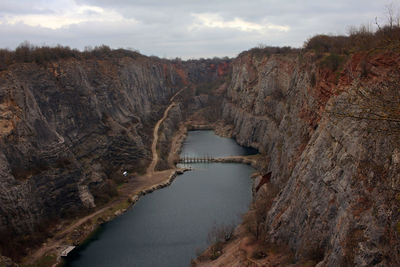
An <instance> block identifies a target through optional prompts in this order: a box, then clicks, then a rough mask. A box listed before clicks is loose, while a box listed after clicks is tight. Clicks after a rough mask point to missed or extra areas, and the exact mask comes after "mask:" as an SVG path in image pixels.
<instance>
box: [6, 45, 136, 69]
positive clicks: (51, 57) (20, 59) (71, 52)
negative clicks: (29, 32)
mask: <svg viewBox="0 0 400 267" xmlns="http://www.w3.org/2000/svg"><path fill="white" fill-rule="evenodd" d="M138 56H140V53H139V52H138V51H132V50H125V49H116V50H113V49H111V48H110V47H108V46H106V45H101V46H96V47H94V48H93V47H86V48H85V51H83V52H81V51H79V50H77V49H71V48H70V47H68V46H61V45H58V46H55V47H50V46H41V47H39V46H34V45H32V44H30V43H29V42H27V41H25V42H23V43H22V44H20V45H19V46H18V47H17V48H16V49H15V51H11V50H8V49H0V70H4V69H6V68H7V67H8V66H10V65H12V64H14V63H31V62H35V63H37V64H45V63H47V62H51V61H56V60H60V59H66V58H77V59H104V58H122V57H131V58H137V57H138Z"/></svg>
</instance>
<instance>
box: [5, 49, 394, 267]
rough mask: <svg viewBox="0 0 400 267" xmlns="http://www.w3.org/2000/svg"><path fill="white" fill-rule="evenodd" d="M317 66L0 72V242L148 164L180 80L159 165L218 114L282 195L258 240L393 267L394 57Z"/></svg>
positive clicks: (101, 196) (170, 65)
mask: <svg viewBox="0 0 400 267" xmlns="http://www.w3.org/2000/svg"><path fill="white" fill-rule="evenodd" d="M328 59H329V58H328ZM323 60H327V59H326V58H324V55H322V59H321V58H319V57H317V55H314V54H313V53H300V52H299V51H286V52H285V53H280V54H278V53H275V54H271V53H263V51H262V50H260V51H258V52H257V53H256V52H254V51H250V52H244V53H242V54H241V55H239V56H238V57H237V58H236V59H235V60H234V61H233V62H232V63H231V62H230V61H229V60H226V61H224V60H199V61H186V62H181V61H167V60H160V59H156V58H148V57H144V56H139V55H137V56H136V57H130V56H119V57H105V58H101V59H100V58H87V59H82V58H80V59H77V58H73V57H72V58H66V59H59V60H55V61H52V62H47V63H44V64H43V63H42V64H36V63H18V64H14V65H11V66H9V67H8V68H6V69H5V70H3V71H1V72H0V237H2V240H7V238H9V237H10V236H23V234H26V233H32V232H37V231H39V230H40V226H43V225H47V223H48V222H49V221H52V220H56V219H57V218H63V217H64V216H68V215H70V214H73V213H76V212H79V211H82V210H83V211H85V210H87V209H91V208H93V207H94V206H95V205H96V204H98V203H101V202H102V201H103V202H104V201H107V200H108V199H109V197H110V196H112V195H113V193H115V191H113V186H115V182H116V181H120V180H121V179H123V177H122V172H123V171H125V170H126V171H128V172H129V173H132V172H138V173H140V172H143V171H144V170H145V168H146V167H147V165H148V164H149V162H150V160H151V153H150V147H151V141H152V140H151V138H152V130H153V127H154V125H155V123H156V121H157V120H158V119H159V118H161V117H162V114H163V112H164V110H165V108H166V107H167V105H168V104H169V101H170V98H171V96H173V95H174V94H175V93H176V92H177V91H178V90H179V89H181V88H187V90H184V93H182V94H180V95H179V96H177V98H176V101H174V102H176V104H175V105H174V106H173V107H172V108H171V109H170V111H169V114H168V117H167V118H166V119H165V121H164V123H163V124H162V125H161V127H160V136H159V143H158V150H159V152H160V158H161V160H160V161H159V164H158V165H157V168H158V169H165V168H168V164H170V163H168V162H167V157H166V155H167V154H168V151H169V144H170V141H171V139H172V137H173V136H174V134H175V132H176V131H177V129H178V128H179V124H180V123H181V122H182V121H185V120H186V119H187V118H188V117H189V116H191V115H193V114H195V113H197V112H198V111H203V113H202V116H203V117H206V118H207V119H208V120H216V119H218V117H219V116H220V118H219V119H221V124H222V127H221V129H223V130H224V131H226V130H227V129H229V134H230V135H231V136H232V137H234V138H235V139H236V140H237V141H238V142H239V143H240V144H242V145H245V146H251V147H254V148H257V149H258V150H259V151H260V152H261V153H263V154H264V155H265V157H266V159H267V160H266V162H265V169H264V170H263V171H264V172H265V173H267V172H271V173H272V178H271V183H272V184H273V185H274V187H276V188H278V189H279V190H275V191H278V192H279V193H278V194H277V195H276V196H275V198H274V201H273V203H272V205H271V207H270V208H269V209H268V210H267V211H266V214H265V216H264V217H263V222H262V226H263V228H264V229H263V232H265V237H264V238H265V240H266V241H269V242H274V243H277V244H282V245H285V246H288V247H289V248H290V249H291V250H292V251H293V252H294V253H295V255H296V258H297V259H311V260H313V261H314V262H316V263H319V264H320V266H325V265H326V266H340V265H342V266H353V265H359V266H369V265H374V264H380V265H381V266H397V265H399V264H400V256H399V255H400V236H399V235H400V232H399V231H400V230H399V229H400V223H399V221H400V214H399V212H398V211H399V208H400V179H399V178H400V177H399V173H400V141H399V140H400V138H399V137H400V136H399V135H400V107H399V103H400V92H399V90H398V89H399V87H400V72H399V69H400V64H399V62H400V55H399V54H398V53H394V52H392V53H387V54H385V53H384V52H379V53H378V52H377V53H373V54H362V53H359V54H353V55H351V56H348V57H347V58H345V59H344V60H343V63H341V65H340V67H339V68H338V69H334V70H333V69H331V68H330V67H329V64H328V65H324V64H322V63H321V62H323ZM230 76H231V78H230V79H229V80H228V79H227V77H230ZM224 81H225V83H224ZM200 117H201V116H200ZM221 131H222V130H221ZM266 186H269V185H268V184H266V185H263V186H262V187H266ZM262 187H261V188H262ZM260 191H262V190H260ZM261 198H262V196H260V195H258V196H256V198H255V199H256V201H259V200H260V199H261ZM38 226H39V227H38ZM3 243H4V242H3ZM0 244H2V243H1V242H0Z"/></svg>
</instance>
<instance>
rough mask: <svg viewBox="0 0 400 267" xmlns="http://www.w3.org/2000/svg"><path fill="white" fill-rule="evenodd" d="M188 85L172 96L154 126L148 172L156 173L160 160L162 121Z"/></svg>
mask: <svg viewBox="0 0 400 267" xmlns="http://www.w3.org/2000/svg"><path fill="white" fill-rule="evenodd" d="M186 88H187V87H183V88H182V89H180V90H179V91H178V92H176V93H175V94H174V95H173V96H172V97H171V98H170V100H169V101H170V104H169V106H168V107H167V109H166V110H165V111H164V115H163V116H162V118H161V119H160V120H159V121H157V123H156V126H155V127H154V131H153V143H152V144H151V153H152V161H151V163H150V165H149V167H148V168H147V174H148V175H151V174H153V173H154V171H155V168H156V165H157V162H158V152H157V143H158V137H159V134H158V132H159V129H160V126H161V123H163V122H164V120H165V119H166V118H167V117H168V113H169V111H170V110H171V108H173V107H175V106H176V103H175V102H174V99H175V97H176V96H177V95H179V94H180V93H181V92H182V91H183V90H184V89H186Z"/></svg>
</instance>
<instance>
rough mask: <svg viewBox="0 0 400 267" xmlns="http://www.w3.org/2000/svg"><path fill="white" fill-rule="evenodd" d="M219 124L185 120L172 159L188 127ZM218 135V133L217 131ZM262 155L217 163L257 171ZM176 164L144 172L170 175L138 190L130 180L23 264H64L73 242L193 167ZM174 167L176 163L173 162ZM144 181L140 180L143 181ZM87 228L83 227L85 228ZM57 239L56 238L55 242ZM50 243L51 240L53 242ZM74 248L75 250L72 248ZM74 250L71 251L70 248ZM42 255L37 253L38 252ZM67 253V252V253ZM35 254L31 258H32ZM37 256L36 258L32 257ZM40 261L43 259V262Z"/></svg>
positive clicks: (79, 242)
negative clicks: (119, 192) (46, 260)
mask: <svg viewBox="0 0 400 267" xmlns="http://www.w3.org/2000/svg"><path fill="white" fill-rule="evenodd" d="M216 128H217V127H216V125H215V124H207V125H206V124H198V125H195V124H190V122H189V123H183V124H182V125H181V127H180V128H179V130H178V131H177V133H176V134H175V135H174V137H173V139H172V140H171V142H173V144H172V146H171V151H170V155H169V157H168V159H176V158H179V153H180V152H181V149H182V145H183V142H184V140H185V138H186V136H187V132H188V131H192V130H212V131H214V132H215V134H217V133H216ZM217 135H218V134H217ZM259 158H260V155H259V154H256V155H248V156H231V157H223V158H216V159H215V160H214V162H215V163H239V164H247V165H251V166H252V167H253V168H254V169H255V170H256V171H257V170H258V166H257V165H258V164H257V161H258V159H259ZM170 163H172V164H173V166H174V167H173V168H170V169H168V170H164V171H160V172H154V173H148V174H145V175H143V176H140V178H142V179H146V178H149V177H152V176H156V175H160V176H165V174H166V173H169V174H167V175H166V176H167V177H166V178H163V179H161V181H158V182H156V183H154V184H150V185H144V186H143V185H142V187H143V188H140V187H139V189H138V190H134V189H133V190H129V187H130V186H132V185H131V184H129V182H128V183H126V184H124V185H123V186H122V187H121V190H122V191H124V190H129V191H130V192H131V193H125V194H124V193H122V195H121V196H120V198H119V199H116V200H114V201H110V202H109V203H108V204H106V205H105V206H103V207H101V208H100V209H99V210H97V211H94V212H93V213H91V214H87V215H86V216H84V217H82V218H79V219H78V222H76V223H74V222H73V223H72V225H70V226H69V227H68V229H69V230H68V231H63V232H59V231H57V232H56V233H55V234H54V236H53V237H52V238H51V239H50V241H48V242H46V243H44V245H43V246H42V247H40V248H38V249H37V250H35V253H33V254H31V255H29V256H27V257H26V258H25V259H24V260H23V261H22V263H21V264H20V265H21V266H30V265H32V264H33V266H35V265H34V264H37V263H39V262H40V260H41V259H42V258H45V257H53V258H54V263H53V264H52V265H51V266H53V267H56V266H62V264H63V258H64V256H67V254H68V253H67V254H65V253H64V252H65V250H66V249H69V248H70V247H71V246H73V247H74V249H76V248H77V247H79V246H80V245H82V244H84V243H85V242H86V241H87V240H89V238H90V236H91V235H92V234H93V233H94V232H95V231H96V230H97V229H98V227H99V226H100V225H102V224H104V223H106V222H109V221H111V220H113V219H115V218H116V217H118V216H120V215H122V214H124V213H125V212H127V211H128V210H129V209H130V208H133V207H134V206H135V204H136V203H137V202H138V201H139V200H140V198H141V197H143V196H145V195H147V194H150V193H152V192H154V191H156V190H158V189H161V188H165V187H167V186H169V185H171V184H172V183H173V182H174V180H175V179H176V178H177V176H178V175H181V174H183V173H184V172H186V171H190V170H191V169H189V168H178V167H176V164H177V163H176V162H175V161H173V162H170ZM171 167H172V166H171ZM139 183H140V182H139ZM82 228H83V229H82ZM74 232H79V237H78V238H77V239H78V240H74V241H73V242H72V244H71V239H70V237H69V236H70V235H72V234H73V233H74ZM52 241H53V242H52ZM49 243H50V244H49ZM71 251H72V250H71ZM69 252H70V251H69ZM38 253H39V255H35V254H38ZM63 253H64V254H63ZM30 258H31V259H30ZM32 258H33V259H32ZM39 264H40V263H39Z"/></svg>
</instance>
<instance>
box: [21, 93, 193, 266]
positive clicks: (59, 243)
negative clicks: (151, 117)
mask: <svg viewBox="0 0 400 267" xmlns="http://www.w3.org/2000/svg"><path fill="white" fill-rule="evenodd" d="M184 89H186V87H184V88H182V89H180V90H179V91H178V92H176V93H175V94H174V95H173V96H172V97H171V98H170V105H169V106H168V107H167V109H166V110H165V111H164V114H163V116H162V118H161V119H160V120H159V121H158V122H157V123H156V125H155V127H154V131H153V143H152V146H151V152H152V162H151V164H150V166H149V167H148V169H147V172H146V174H145V175H143V176H140V177H136V178H135V179H133V180H132V181H130V182H128V183H127V184H124V186H123V187H121V188H120V189H119V197H118V198H116V199H114V200H113V201H111V202H110V203H108V204H106V205H105V206H104V207H102V208H101V209H99V210H97V211H95V212H93V213H91V214H89V215H87V216H85V217H82V218H80V219H79V220H77V221H74V222H72V223H71V224H70V225H68V226H66V228H65V229H64V230H62V231H61V232H58V233H56V234H55V235H54V236H53V237H52V238H51V239H49V240H47V242H46V243H45V244H43V245H42V246H41V247H40V248H38V249H37V250H35V251H34V252H33V253H32V254H30V255H29V256H27V257H26V258H25V259H24V260H23V264H22V265H25V264H31V263H34V262H37V261H38V260H39V259H41V258H42V257H43V256H45V255H46V254H50V253H54V254H58V253H59V250H60V249H62V248H63V247H65V246H66V245H67V242H66V237H67V236H68V235H69V234H71V233H72V232H73V231H74V230H75V229H77V228H78V227H80V226H81V225H82V224H84V223H86V222H88V221H89V220H90V219H92V218H95V217H96V216H99V215H101V214H103V213H106V212H107V211H108V210H109V209H110V208H112V207H113V206H115V205H116V204H118V203H121V202H122V201H126V200H127V199H128V198H131V197H132V196H134V195H136V194H138V193H139V192H140V191H144V190H146V189H149V188H151V187H153V186H156V185H159V184H163V183H165V181H167V180H168V178H169V177H170V176H171V174H172V173H173V172H175V169H170V170H165V171H160V172H155V167H156V165H157V162H158V153H157V143H158V137H159V134H158V133H159V128H160V126H161V124H162V123H163V121H164V120H165V119H166V118H167V117H168V113H169V111H170V110H171V109H172V108H173V107H174V106H175V105H176V103H175V102H174V99H175V97H176V96H177V95H179V94H180V93H181V92H182V91H183V90H184ZM59 263H60V258H59V257H57V263H55V264H54V265H53V266H56V265H57V264H59Z"/></svg>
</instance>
